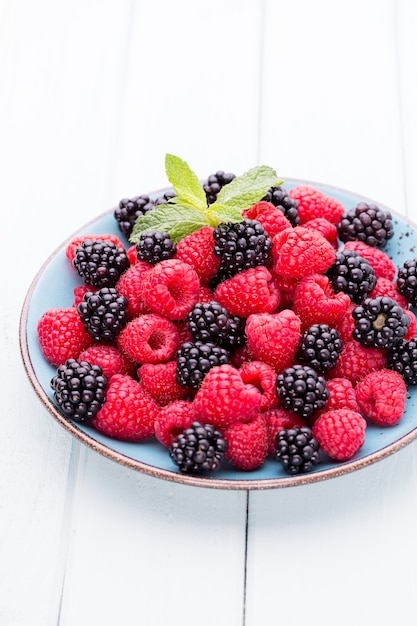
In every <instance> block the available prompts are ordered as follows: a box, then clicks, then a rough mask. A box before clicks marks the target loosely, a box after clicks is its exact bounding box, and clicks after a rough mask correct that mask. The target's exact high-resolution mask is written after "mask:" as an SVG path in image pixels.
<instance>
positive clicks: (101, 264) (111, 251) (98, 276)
mask: <svg viewBox="0 0 417 626" xmlns="http://www.w3.org/2000/svg"><path fill="white" fill-rule="evenodd" d="M73 264H74V267H75V269H76V270H77V272H78V274H79V275H80V276H81V278H83V280H84V282H85V283H86V284H87V285H92V286H93V287H98V288H100V287H114V285H115V284H116V283H117V281H118V280H119V278H120V276H121V275H122V274H123V273H124V272H125V271H126V270H127V269H128V267H129V266H130V262H129V259H128V257H127V255H126V251H125V250H124V248H121V247H118V246H116V245H115V244H114V243H112V242H110V241H101V240H92V239H84V241H83V242H82V243H81V245H80V246H78V247H77V249H76V251H75V257H74V261H73Z"/></svg>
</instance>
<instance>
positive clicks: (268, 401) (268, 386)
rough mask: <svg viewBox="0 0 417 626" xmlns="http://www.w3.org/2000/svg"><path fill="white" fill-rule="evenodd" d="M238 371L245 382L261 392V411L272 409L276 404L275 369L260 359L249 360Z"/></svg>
mask: <svg viewBox="0 0 417 626" xmlns="http://www.w3.org/2000/svg"><path fill="white" fill-rule="evenodd" d="M239 373H240V375H241V377H242V380H243V382H244V383H245V384H250V385H253V386H254V387H256V388H257V389H259V391H260V392H261V394H262V400H261V406H260V407H259V410H260V411H261V412H263V411H266V410H268V409H272V408H273V407H275V406H276V405H277V404H278V398H277V397H276V395H275V378H276V374H275V370H274V369H273V368H272V367H271V366H270V365H267V364H266V363H263V362H262V361H249V362H248V363H244V364H243V365H242V367H241V368H240V369H239Z"/></svg>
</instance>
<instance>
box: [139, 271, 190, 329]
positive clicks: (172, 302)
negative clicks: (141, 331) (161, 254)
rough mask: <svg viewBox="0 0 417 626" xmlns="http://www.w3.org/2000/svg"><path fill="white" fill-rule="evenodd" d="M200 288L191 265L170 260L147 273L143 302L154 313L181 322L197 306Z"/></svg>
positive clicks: (144, 282)
mask: <svg viewBox="0 0 417 626" xmlns="http://www.w3.org/2000/svg"><path fill="white" fill-rule="evenodd" d="M199 289H200V281H199V279H198V276H197V272H196V271H195V270H194V269H193V268H192V267H191V265H188V263H184V262H183V261H180V260H179V259H169V260H167V261H161V262H160V263H158V265H155V266H154V267H153V269H152V270H150V271H149V272H147V273H146V276H145V278H144V281H143V299H144V301H145V304H146V305H147V306H148V307H149V309H150V310H151V311H152V312H153V313H158V314H159V315H164V316H165V317H167V318H168V319H170V320H180V319H182V318H183V317H185V316H186V315H187V313H188V312H189V311H191V309H192V308H193V306H194V305H195V304H196V303H197V300H198V292H199Z"/></svg>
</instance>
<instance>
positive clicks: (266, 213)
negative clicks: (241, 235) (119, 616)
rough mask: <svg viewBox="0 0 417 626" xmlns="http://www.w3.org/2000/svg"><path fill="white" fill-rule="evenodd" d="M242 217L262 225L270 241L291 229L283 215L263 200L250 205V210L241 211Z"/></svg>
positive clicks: (289, 223)
mask: <svg viewBox="0 0 417 626" xmlns="http://www.w3.org/2000/svg"><path fill="white" fill-rule="evenodd" d="M242 217H247V218H248V219H250V220H257V221H258V222H259V223H260V224H262V226H263V227H264V229H265V230H266V233H267V234H268V235H269V237H271V239H273V238H274V237H275V235H276V234H277V233H280V232H281V231H282V230H285V229H286V228H292V226H291V222H290V221H289V220H288V219H287V218H286V217H285V215H284V213H283V212H282V211H280V209H278V208H277V207H276V206H274V205H273V204H272V203H271V202H266V201H265V200H261V201H260V202H257V203H256V204H254V205H252V206H251V207H250V209H247V210H246V211H243V213H242Z"/></svg>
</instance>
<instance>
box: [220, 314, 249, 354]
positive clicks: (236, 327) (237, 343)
mask: <svg viewBox="0 0 417 626" xmlns="http://www.w3.org/2000/svg"><path fill="white" fill-rule="evenodd" d="M229 322H230V328H229V333H228V335H227V337H226V338H225V339H224V340H223V341H222V343H221V345H222V348H225V349H226V350H227V351H228V352H229V353H230V352H233V350H236V349H237V348H241V347H242V346H244V345H245V342H246V339H247V338H246V332H245V329H246V319H245V318H243V317H239V316H238V315H231V316H230V315H229Z"/></svg>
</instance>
